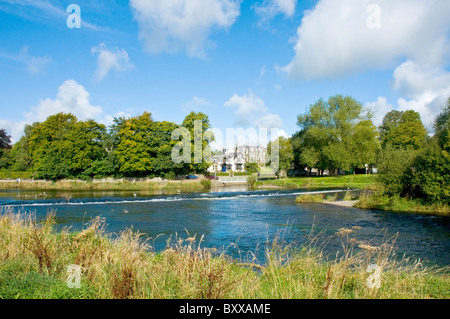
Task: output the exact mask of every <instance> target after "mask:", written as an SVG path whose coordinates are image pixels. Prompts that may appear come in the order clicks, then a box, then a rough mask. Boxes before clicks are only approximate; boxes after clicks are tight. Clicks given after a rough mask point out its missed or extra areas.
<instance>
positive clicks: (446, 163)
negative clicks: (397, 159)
mask: <svg viewBox="0 0 450 319" xmlns="http://www.w3.org/2000/svg"><path fill="white" fill-rule="evenodd" d="M412 167H413V170H412V171H410V172H408V174H407V179H408V181H409V183H410V185H409V188H410V192H411V195H412V196H414V197H420V198H424V199H425V200H427V201H430V202H439V203H447V204H448V203H450V158H449V156H448V154H446V152H445V151H442V149H440V147H439V146H438V145H437V144H435V143H430V145H428V146H427V147H426V148H425V149H424V151H423V152H422V153H421V154H420V155H419V156H418V157H417V158H416V159H415V161H414V162H413V164H412Z"/></svg>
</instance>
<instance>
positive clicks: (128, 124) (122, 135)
mask: <svg viewBox="0 0 450 319" xmlns="http://www.w3.org/2000/svg"><path fill="white" fill-rule="evenodd" d="M152 125H153V119H152V116H151V114H150V113H148V112H144V113H143V114H142V115H140V116H136V117H132V118H129V119H125V120H123V121H121V122H120V123H118V127H117V130H118V131H117V138H118V141H119V142H118V145H117V148H116V149H115V150H114V152H115V157H116V161H117V163H118V167H119V172H120V173H122V174H124V175H125V176H133V177H135V176H147V175H148V174H150V173H151V171H152V169H153V166H152V164H153V163H152V156H151V155H152V149H151V146H150V141H151V127H152Z"/></svg>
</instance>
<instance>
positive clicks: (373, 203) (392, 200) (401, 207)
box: [355, 194, 450, 216]
mask: <svg viewBox="0 0 450 319" xmlns="http://www.w3.org/2000/svg"><path fill="white" fill-rule="evenodd" d="M355 207H357V208H362V209H379V210H385V211H392V212H409V213H420V214H429V215H440V216H450V206H449V205H447V204H433V203H427V202H424V201H423V200H421V199H408V198H403V197H387V196H383V195H377V194H375V195H364V194H363V195H362V196H361V197H360V198H359V200H358V202H357V203H356V205H355Z"/></svg>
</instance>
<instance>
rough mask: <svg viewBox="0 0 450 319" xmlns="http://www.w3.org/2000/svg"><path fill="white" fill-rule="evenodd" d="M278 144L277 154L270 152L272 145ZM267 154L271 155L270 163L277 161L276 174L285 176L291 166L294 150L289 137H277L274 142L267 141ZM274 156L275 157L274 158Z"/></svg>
mask: <svg viewBox="0 0 450 319" xmlns="http://www.w3.org/2000/svg"><path fill="white" fill-rule="evenodd" d="M274 143H275V145H278V148H279V149H278V155H276V154H273V153H272V145H273V144H274ZM267 152H268V155H269V156H270V157H271V162H272V163H271V164H272V166H273V164H274V161H277V162H278V175H279V176H287V171H288V170H289V169H290V168H291V165H292V162H293V161H294V152H293V150H292V144H291V139H290V138H285V137H282V136H280V137H278V138H277V139H276V140H275V141H274V142H269V144H268V146H267ZM274 157H275V158H274Z"/></svg>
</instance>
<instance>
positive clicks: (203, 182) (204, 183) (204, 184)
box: [200, 179, 211, 189]
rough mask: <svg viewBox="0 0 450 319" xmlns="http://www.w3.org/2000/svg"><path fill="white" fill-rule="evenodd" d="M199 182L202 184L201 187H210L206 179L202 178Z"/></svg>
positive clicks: (209, 182)
mask: <svg viewBox="0 0 450 319" xmlns="http://www.w3.org/2000/svg"><path fill="white" fill-rule="evenodd" d="M200 183H201V184H202V186H203V188H206V189H210V188H211V181H210V180H208V179H203V180H202V181H201V182H200Z"/></svg>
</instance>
